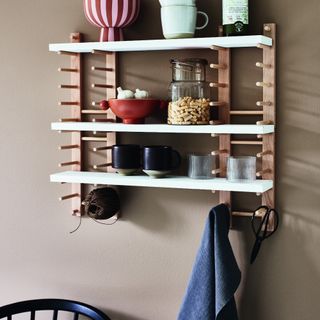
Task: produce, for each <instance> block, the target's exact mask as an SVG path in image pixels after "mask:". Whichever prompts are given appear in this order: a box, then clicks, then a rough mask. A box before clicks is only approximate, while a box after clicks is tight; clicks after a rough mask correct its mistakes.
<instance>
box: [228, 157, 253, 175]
mask: <svg viewBox="0 0 320 320" xmlns="http://www.w3.org/2000/svg"><path fill="white" fill-rule="evenodd" d="M256 162H257V159H256V157H229V158H228V164H227V179H228V180H231V181H235V180H255V179H256Z"/></svg>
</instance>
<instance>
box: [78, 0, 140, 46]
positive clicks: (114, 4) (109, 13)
mask: <svg viewBox="0 0 320 320" xmlns="http://www.w3.org/2000/svg"><path fill="white" fill-rule="evenodd" d="M83 6H84V13H85V16H86V18H87V20H88V21H89V22H90V23H92V24H93V25H95V26H97V27H101V28H102V29H101V33H100V41H120V40H123V33H122V28H124V27H126V26H128V25H130V24H131V23H133V22H134V21H135V20H136V19H137V17H138V14H139V9H140V0H83Z"/></svg>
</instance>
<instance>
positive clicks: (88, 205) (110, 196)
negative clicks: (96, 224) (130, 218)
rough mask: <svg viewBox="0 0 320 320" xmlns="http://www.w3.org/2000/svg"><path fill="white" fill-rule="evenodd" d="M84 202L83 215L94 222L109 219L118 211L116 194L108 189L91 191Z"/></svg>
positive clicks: (118, 205) (118, 199) (118, 201)
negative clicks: (94, 220)
mask: <svg viewBox="0 0 320 320" xmlns="http://www.w3.org/2000/svg"><path fill="white" fill-rule="evenodd" d="M84 202H85V213H86V214H87V215H88V216H89V217H91V218H93V219H96V220H103V219H110V218H111V217H113V216H114V215H115V214H117V213H118V212H119V210H120V198H119V196H118V193H117V192H116V190H114V189H112V188H109V187H105V188H99V189H95V190H92V191H91V192H90V193H89V194H88V195H87V197H86V199H85V201H84Z"/></svg>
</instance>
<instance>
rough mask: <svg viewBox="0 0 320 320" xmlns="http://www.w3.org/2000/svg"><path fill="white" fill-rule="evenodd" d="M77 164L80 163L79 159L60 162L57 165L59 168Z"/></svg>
mask: <svg viewBox="0 0 320 320" xmlns="http://www.w3.org/2000/svg"><path fill="white" fill-rule="evenodd" d="M79 164H80V162H79V161H70V162H62V163H59V167H60V168H61V167H67V166H74V165H79Z"/></svg>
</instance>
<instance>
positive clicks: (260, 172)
mask: <svg viewBox="0 0 320 320" xmlns="http://www.w3.org/2000/svg"><path fill="white" fill-rule="evenodd" d="M271 172H272V171H271V169H266V170H262V171H258V172H257V174H256V175H257V177H262V176H263V175H264V174H267V173H271Z"/></svg>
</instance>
